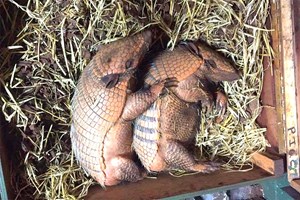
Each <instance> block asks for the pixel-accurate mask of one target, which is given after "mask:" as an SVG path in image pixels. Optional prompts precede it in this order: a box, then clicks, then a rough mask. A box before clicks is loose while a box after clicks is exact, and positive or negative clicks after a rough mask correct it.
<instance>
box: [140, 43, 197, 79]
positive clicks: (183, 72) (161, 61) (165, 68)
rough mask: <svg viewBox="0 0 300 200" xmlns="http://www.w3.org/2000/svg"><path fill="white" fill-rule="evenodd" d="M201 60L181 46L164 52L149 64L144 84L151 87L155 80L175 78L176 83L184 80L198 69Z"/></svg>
mask: <svg viewBox="0 0 300 200" xmlns="http://www.w3.org/2000/svg"><path fill="white" fill-rule="evenodd" d="M202 64H203V59H202V58H201V57H197V56H195V55H194V54H192V53H191V52H190V51H189V50H187V49H186V48H185V47H183V46H178V47H176V48H175V49H174V50H173V51H164V52H162V53H161V54H160V55H158V56H157V57H156V58H155V59H154V60H153V62H152V63H151V64H150V68H149V72H148V73H147V74H146V77H145V83H146V84H148V85H153V84H154V83H155V82H156V81H157V80H164V79H166V78H172V77H176V78H177V80H178V81H181V80H184V79H186V78H187V77H189V76H190V75H192V74H193V73H195V72H196V71H197V69H199V68H200V66H201V65H202Z"/></svg>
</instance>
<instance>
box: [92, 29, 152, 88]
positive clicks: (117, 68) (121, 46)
mask: <svg viewBox="0 0 300 200" xmlns="http://www.w3.org/2000/svg"><path fill="white" fill-rule="evenodd" d="M151 42H152V32H151V31H150V30H147V31H144V32H142V33H139V34H136V35H133V36H130V37H126V38H123V39H119V40H117V41H114V42H111V43H109V44H107V45H104V46H103V47H101V48H100V50H99V51H98V52H97V54H96V55H95V57H94V58H93V63H94V64H95V68H94V69H93V73H94V75H96V76H97V77H98V78H100V79H101V80H102V82H103V83H104V84H105V86H106V87H108V88H111V87H114V85H116V84H117V83H118V82H119V81H121V80H129V78H130V76H131V75H132V74H133V73H134V72H135V70H136V68H137V67H138V66H139V63H140V61H141V60H142V58H143V57H144V55H145V53H146V52H147V51H148V49H149V47H150V45H151Z"/></svg>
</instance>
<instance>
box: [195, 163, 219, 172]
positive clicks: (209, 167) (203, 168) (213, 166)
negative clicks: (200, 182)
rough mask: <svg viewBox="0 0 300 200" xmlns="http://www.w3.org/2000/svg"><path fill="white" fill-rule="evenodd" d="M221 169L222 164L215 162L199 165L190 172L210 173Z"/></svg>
mask: <svg viewBox="0 0 300 200" xmlns="http://www.w3.org/2000/svg"><path fill="white" fill-rule="evenodd" d="M219 169H220V164H219V163H215V162H207V163H197V164H195V165H193V166H192V167H191V168H190V170H191V171H195V172H202V173H210V172H213V171H216V170H219Z"/></svg>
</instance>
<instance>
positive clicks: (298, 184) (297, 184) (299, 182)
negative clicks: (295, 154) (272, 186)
mask: <svg viewBox="0 0 300 200" xmlns="http://www.w3.org/2000/svg"><path fill="white" fill-rule="evenodd" d="M290 184H291V186H292V188H294V189H295V190H297V191H298V192H299V193H300V179H294V180H292V181H291V183H290Z"/></svg>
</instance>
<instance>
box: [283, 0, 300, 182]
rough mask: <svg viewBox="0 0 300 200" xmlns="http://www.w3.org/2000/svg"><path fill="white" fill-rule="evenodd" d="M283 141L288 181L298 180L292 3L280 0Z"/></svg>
mask: <svg viewBox="0 0 300 200" xmlns="http://www.w3.org/2000/svg"><path fill="white" fill-rule="evenodd" d="M280 5H281V13H282V14H281V18H282V23H281V26H282V27H281V31H282V53H283V67H284V73H283V81H284V84H283V86H284V109H285V140H286V148H287V151H286V152H287V173H288V180H289V181H291V180H292V179H294V178H299V147H298V144H299V142H298V126H297V123H298V122H297V103H296V89H295V88H296V87H295V83H296V75H295V74H296V70H295V49H294V48H295V43H294V39H295V38H294V24H293V13H292V1H291V0H288V1H287V0H281V1H280Z"/></svg>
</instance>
